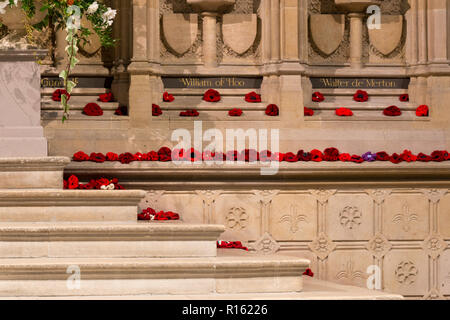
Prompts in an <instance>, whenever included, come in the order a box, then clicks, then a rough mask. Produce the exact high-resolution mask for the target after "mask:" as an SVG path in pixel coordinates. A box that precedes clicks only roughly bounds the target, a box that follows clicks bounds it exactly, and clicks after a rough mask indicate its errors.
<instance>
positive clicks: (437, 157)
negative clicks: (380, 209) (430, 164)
mask: <svg viewBox="0 0 450 320" xmlns="http://www.w3.org/2000/svg"><path fill="white" fill-rule="evenodd" d="M431 160H433V161H435V162H442V161H445V154H444V151H439V150H436V151H433V152H432V153H431Z"/></svg>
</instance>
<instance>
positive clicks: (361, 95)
mask: <svg viewBox="0 0 450 320" xmlns="http://www.w3.org/2000/svg"><path fill="white" fill-rule="evenodd" d="M353 100H355V101H357V102H366V101H367V100H369V95H368V94H367V92H366V91H364V90H358V91H356V93H355V94H354V96H353Z"/></svg>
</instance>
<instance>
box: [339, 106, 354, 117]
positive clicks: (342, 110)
mask: <svg viewBox="0 0 450 320" xmlns="http://www.w3.org/2000/svg"><path fill="white" fill-rule="evenodd" d="M336 115H337V116H339V117H351V116H353V111H352V110H350V109H348V108H338V109H336Z"/></svg>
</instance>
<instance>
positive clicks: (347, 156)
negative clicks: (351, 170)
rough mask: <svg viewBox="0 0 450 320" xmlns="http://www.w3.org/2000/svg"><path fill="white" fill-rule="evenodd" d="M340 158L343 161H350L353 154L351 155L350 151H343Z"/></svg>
mask: <svg viewBox="0 0 450 320" xmlns="http://www.w3.org/2000/svg"><path fill="white" fill-rule="evenodd" d="M339 160H340V161H342V162H348V161H351V160H352V156H351V155H350V153H341V154H340V155H339Z"/></svg>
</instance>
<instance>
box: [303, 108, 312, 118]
mask: <svg viewBox="0 0 450 320" xmlns="http://www.w3.org/2000/svg"><path fill="white" fill-rule="evenodd" d="M303 113H304V115H305V116H306V117H311V116H313V115H314V110H313V109H310V108H307V107H303Z"/></svg>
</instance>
